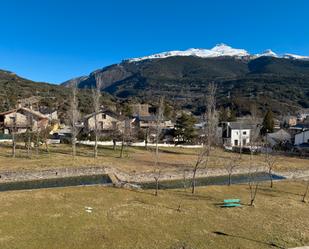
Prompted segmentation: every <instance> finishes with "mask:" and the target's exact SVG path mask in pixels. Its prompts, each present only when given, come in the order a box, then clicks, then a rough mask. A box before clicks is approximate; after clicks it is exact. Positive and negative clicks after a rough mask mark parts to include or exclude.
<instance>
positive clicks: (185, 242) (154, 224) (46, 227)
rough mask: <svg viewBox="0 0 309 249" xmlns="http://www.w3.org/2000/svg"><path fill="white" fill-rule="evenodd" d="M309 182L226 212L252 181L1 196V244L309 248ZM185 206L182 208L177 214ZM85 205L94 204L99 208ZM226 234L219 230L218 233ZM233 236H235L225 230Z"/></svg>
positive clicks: (278, 188) (265, 191) (11, 248)
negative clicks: (193, 190) (308, 189)
mask: <svg viewBox="0 0 309 249" xmlns="http://www.w3.org/2000/svg"><path fill="white" fill-rule="evenodd" d="M304 189H305V185H304V184H303V183H301V182H287V181H282V182H275V187H274V189H270V188H269V187H268V184H265V185H262V186H261V189H260V190H259V192H258V195H257V199H256V207H249V206H246V205H243V207H242V208H232V209H223V208H220V207H218V206H217V204H218V203H220V202H222V200H223V199H225V198H240V199H241V201H242V202H243V203H245V204H246V203H248V202H249V192H248V188H247V185H234V186H231V187H228V186H209V187H203V188H198V189H197V194H196V195H194V196H192V195H191V194H190V193H189V190H187V191H185V190H183V189H180V190H168V191H160V192H159V196H158V197H155V196H154V195H153V192H152V191H130V190H124V189H117V188H111V187H100V186H91V187H72V188H58V189H41V190H32V191H11V192H1V193H0V202H1V205H0V248H1V249H6V248H7V249H15V248H16V249H17V248H18V249H36V248H38V249H53V248H55V249H77V248H79V249H90V248H95V249H98V248H108V249H114V248H115V249H116V248H119V249H120V248H121V249H122V248H123V249H130V248H132V249H137V248H140V249H142V248H144V249H154V248H158V249H164V248H167V249H169V248H171V249H180V248H186V249H187V248H190V249H199V248H201V249H207V248H211V249H213V248H216V249H220V248H222V249H223V248H224V249H225V248H231V249H233V248H235V249H236V248H241V249H243V248H250V249H263V248H275V247H271V246H270V244H271V243H274V244H275V245H277V246H279V248H280V247H281V248H287V247H295V246H301V245H309V230H308V227H309V204H308V203H302V202H301V201H300V200H301V193H302V192H303V191H304ZM179 205H180V212H179V211H177V209H178V206H179ZM85 206H87V207H88V206H90V207H92V208H93V212H92V213H87V212H86V211H85ZM218 233H219V234H218ZM220 233H225V234H227V235H221V234H220Z"/></svg>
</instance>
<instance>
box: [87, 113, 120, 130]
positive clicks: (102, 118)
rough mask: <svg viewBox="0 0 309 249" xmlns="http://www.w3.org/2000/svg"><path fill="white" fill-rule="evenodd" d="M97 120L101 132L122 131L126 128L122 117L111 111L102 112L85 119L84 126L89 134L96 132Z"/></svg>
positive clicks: (89, 115)
mask: <svg viewBox="0 0 309 249" xmlns="http://www.w3.org/2000/svg"><path fill="white" fill-rule="evenodd" d="M95 120H97V126H98V130H99V131H100V132H109V131H115V130H119V131H122V130H123V129H124V126H125V120H124V118H123V117H121V116H120V115H118V114H116V113H115V112H112V111H109V110H100V111H99V112H98V113H91V114H88V115H86V116H85V117H84V126H85V129H86V130H87V131H88V132H89V131H93V130H95Z"/></svg>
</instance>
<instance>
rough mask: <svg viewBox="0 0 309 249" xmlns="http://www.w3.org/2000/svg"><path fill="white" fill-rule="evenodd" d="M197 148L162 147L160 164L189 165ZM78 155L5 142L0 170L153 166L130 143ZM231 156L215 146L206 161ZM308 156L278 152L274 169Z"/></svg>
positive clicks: (61, 148) (298, 165) (150, 155)
mask: <svg viewBox="0 0 309 249" xmlns="http://www.w3.org/2000/svg"><path fill="white" fill-rule="evenodd" d="M197 153H198V151H197V149H184V148H161V149H160V154H159V165H160V167H161V168H162V170H163V171H175V170H180V169H186V168H190V167H191V166H192V165H193V164H194V162H195V160H196V155H197ZM77 154H78V155H77V157H76V159H75V160H73V158H72V156H71V147H70V146H69V145H53V146H50V152H49V153H46V152H45V150H44V149H43V148H41V149H40V153H39V155H36V154H35V151H32V156H31V158H29V157H28V156H27V152H26V150H25V149H24V148H23V147H20V148H19V149H18V150H17V157H16V158H12V157H11V148H10V147H9V146H8V145H7V146H5V145H1V146H0V170H1V171H12V170H20V169H23V170H40V169H51V168H65V167H89V166H109V167H115V168H117V169H120V170H123V171H126V172H131V173H132V172H150V171H153V169H154V156H155V154H154V152H153V149H152V150H151V149H149V150H145V149H144V148H132V147H129V148H128V150H127V151H126V152H125V156H124V158H120V157H119V154H120V148H117V149H116V150H115V151H114V150H112V148H110V147H100V149H99V156H98V158H97V159H94V158H93V150H92V148H91V147H88V146H78V149H77ZM231 157H232V158H234V159H235V158H238V154H235V153H229V152H225V151H223V150H221V149H216V150H214V151H213V152H212V154H211V159H210V162H209V167H210V168H224V166H225V165H226V164H227V163H228V162H229V160H231ZM264 159H265V157H264V156H263V155H255V156H254V161H255V163H256V164H258V165H260V166H262V165H265V162H264ZM248 160H249V155H246V154H243V155H242V156H241V160H240V161H239V167H247V166H248ZM308 165H309V160H308V159H301V158H295V157H294V158H293V157H286V156H277V163H276V167H275V170H276V171H280V170H293V169H308Z"/></svg>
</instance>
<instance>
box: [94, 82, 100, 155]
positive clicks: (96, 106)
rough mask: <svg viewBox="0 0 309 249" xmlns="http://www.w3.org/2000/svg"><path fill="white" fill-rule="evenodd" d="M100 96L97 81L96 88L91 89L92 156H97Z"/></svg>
mask: <svg viewBox="0 0 309 249" xmlns="http://www.w3.org/2000/svg"><path fill="white" fill-rule="evenodd" d="M100 97H101V92H100V87H99V83H98V82H97V83H96V88H95V89H92V102H93V110H94V136H95V141H94V158H97V157H98V138H99V133H100V131H99V127H98V120H97V119H98V118H97V115H98V113H99V112H100Z"/></svg>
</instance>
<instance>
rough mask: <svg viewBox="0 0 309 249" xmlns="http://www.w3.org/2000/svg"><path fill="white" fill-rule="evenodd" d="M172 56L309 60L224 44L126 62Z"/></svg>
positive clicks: (175, 51) (169, 52)
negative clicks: (257, 52) (255, 51)
mask: <svg viewBox="0 0 309 249" xmlns="http://www.w3.org/2000/svg"><path fill="white" fill-rule="evenodd" d="M173 56H196V57H201V58H214V57H221V56H230V57H236V58H244V57H248V58H250V59H255V58H258V57H262V56H266V57H275V58H286V59H294V60H309V56H301V55H295V54H283V55H278V54H276V53H275V52H273V51H272V50H270V49H268V50H266V51H264V52H263V53H261V54H250V53H248V52H247V51H246V50H244V49H238V48H232V47H230V46H228V45H226V44H223V43H221V44H217V45H216V46H215V47H213V48H212V49H203V48H190V49H187V50H174V51H167V52H162V53H158V54H153V55H149V56H144V57H138V58H132V59H129V60H127V61H129V62H138V61H144V60H152V59H163V58H167V57H173Z"/></svg>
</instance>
